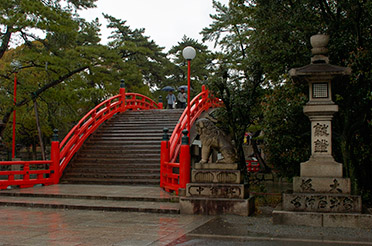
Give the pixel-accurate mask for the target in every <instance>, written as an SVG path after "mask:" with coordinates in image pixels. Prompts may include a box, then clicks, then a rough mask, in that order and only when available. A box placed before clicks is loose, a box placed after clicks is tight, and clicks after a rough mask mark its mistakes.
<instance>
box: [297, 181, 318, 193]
mask: <svg viewBox="0 0 372 246" xmlns="http://www.w3.org/2000/svg"><path fill="white" fill-rule="evenodd" d="M311 181H312V179H306V180H305V179H303V180H302V183H301V185H300V188H301V189H302V191H315V190H314V189H313V185H312V184H311Z"/></svg>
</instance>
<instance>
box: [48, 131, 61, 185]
mask: <svg viewBox="0 0 372 246" xmlns="http://www.w3.org/2000/svg"><path fill="white" fill-rule="evenodd" d="M53 131H54V134H53V138H52V147H51V151H50V159H51V161H52V167H51V168H49V169H51V173H52V175H51V176H52V180H53V184H58V183H59V161H60V151H59V141H58V130H57V129H54V130H53Z"/></svg>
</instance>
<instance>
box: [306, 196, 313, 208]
mask: <svg viewBox="0 0 372 246" xmlns="http://www.w3.org/2000/svg"><path fill="white" fill-rule="evenodd" d="M314 205H315V199H314V198H313V197H306V198H305V207H306V208H313V207H314Z"/></svg>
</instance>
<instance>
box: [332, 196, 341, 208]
mask: <svg viewBox="0 0 372 246" xmlns="http://www.w3.org/2000/svg"><path fill="white" fill-rule="evenodd" d="M330 203H331V204H330V208H331V209H333V208H338V207H339V206H340V205H341V201H340V200H339V199H338V198H337V197H332V198H331V199H330Z"/></svg>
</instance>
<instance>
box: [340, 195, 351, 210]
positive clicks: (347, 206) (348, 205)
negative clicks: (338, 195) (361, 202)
mask: <svg viewBox="0 0 372 246" xmlns="http://www.w3.org/2000/svg"><path fill="white" fill-rule="evenodd" d="M342 205H343V206H344V208H345V209H346V210H347V211H349V210H351V209H352V208H353V199H352V198H349V197H345V198H344V200H343V204H342Z"/></svg>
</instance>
